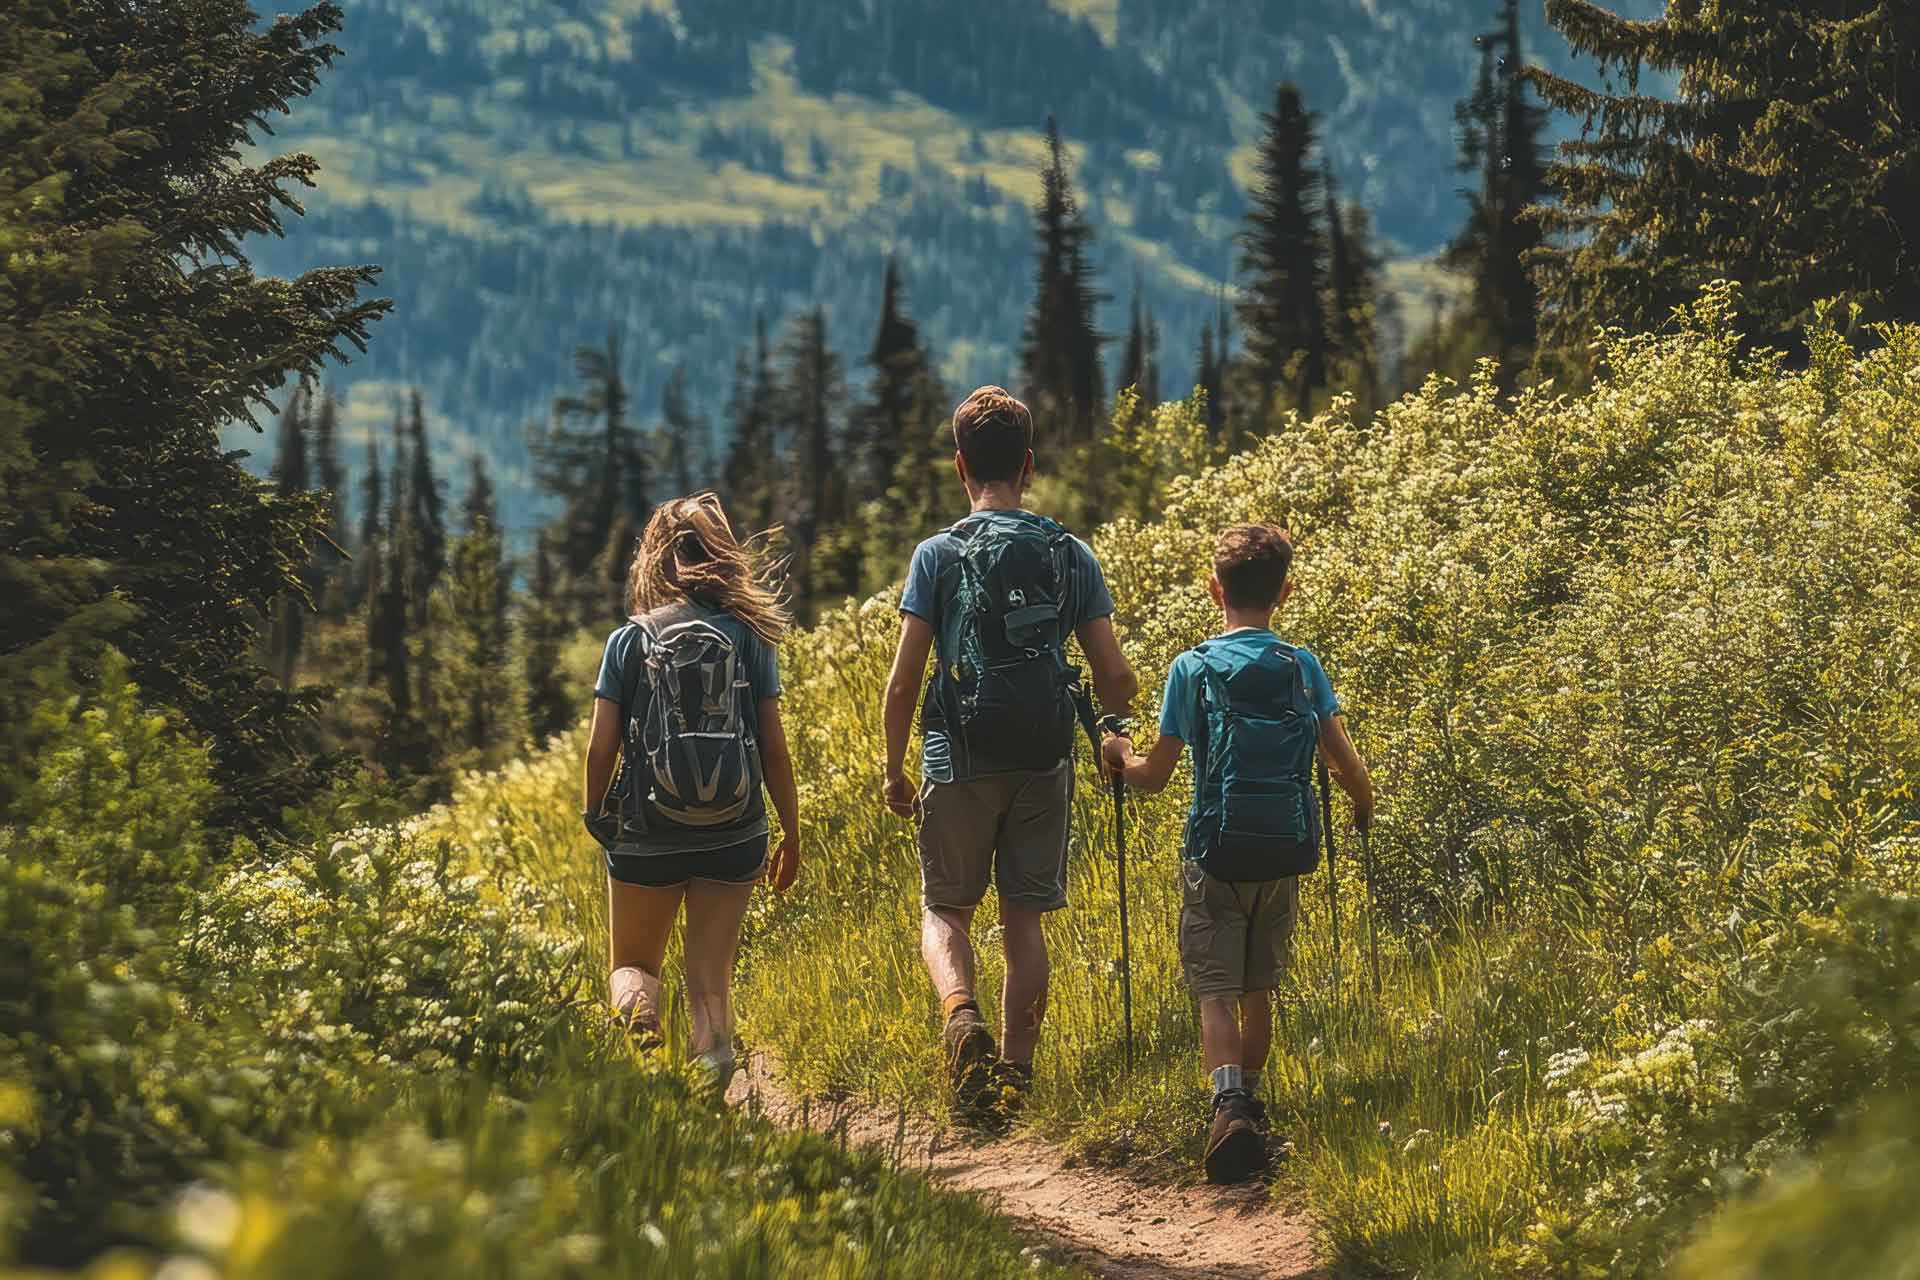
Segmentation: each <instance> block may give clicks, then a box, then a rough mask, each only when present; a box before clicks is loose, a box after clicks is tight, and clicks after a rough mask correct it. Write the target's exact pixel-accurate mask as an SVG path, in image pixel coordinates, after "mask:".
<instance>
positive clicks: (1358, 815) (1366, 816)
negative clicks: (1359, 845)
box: [1353, 804, 1373, 835]
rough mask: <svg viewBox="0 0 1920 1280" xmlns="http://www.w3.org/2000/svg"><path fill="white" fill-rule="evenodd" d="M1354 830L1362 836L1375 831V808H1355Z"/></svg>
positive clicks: (1366, 806)
mask: <svg viewBox="0 0 1920 1280" xmlns="http://www.w3.org/2000/svg"><path fill="white" fill-rule="evenodd" d="M1353 826H1354V830H1356V831H1358V832H1360V834H1361V835H1365V834H1367V833H1368V832H1369V831H1372V830H1373V806H1372V805H1371V804H1367V805H1358V804H1356V805H1355V806H1353Z"/></svg>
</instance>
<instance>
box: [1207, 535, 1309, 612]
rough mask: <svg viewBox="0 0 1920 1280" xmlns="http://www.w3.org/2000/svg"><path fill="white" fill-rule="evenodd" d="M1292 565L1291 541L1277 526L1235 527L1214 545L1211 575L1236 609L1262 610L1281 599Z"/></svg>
mask: <svg viewBox="0 0 1920 1280" xmlns="http://www.w3.org/2000/svg"><path fill="white" fill-rule="evenodd" d="M1292 565H1293V538H1292V537H1291V536H1290V535H1289V534H1288V533H1287V531H1286V530H1285V529H1282V528H1281V527H1280V526H1279V525H1277V524H1237V525H1234V526H1233V527H1232V528H1231V529H1228V530H1226V531H1225V532H1223V533H1222V534H1221V535H1220V540H1219V541H1218V542H1216V543H1214V544H1213V576H1214V577H1216V578H1218V579H1220V592H1221V594H1222V595H1224V596H1225V597H1226V598H1227V603H1228V604H1230V605H1232V606H1233V607H1234V608H1236V609H1265V608H1267V607H1269V606H1270V605H1272V604H1274V603H1275V602H1276V601H1278V600H1279V599H1280V588H1282V587H1284V586H1285V585H1286V584H1287V570H1288V569H1289V568H1290V567H1292Z"/></svg>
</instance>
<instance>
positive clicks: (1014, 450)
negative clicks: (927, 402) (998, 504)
mask: <svg viewBox="0 0 1920 1280" xmlns="http://www.w3.org/2000/svg"><path fill="white" fill-rule="evenodd" d="M953 443H954V444H955V445H956V446H957V447H958V448H959V450H960V456H961V457H962V458H964V459H966V462H967V474H968V475H970V476H972V477H973V478H974V481H975V482H976V483H978V484H1002V483H1005V484H1011V483H1013V482H1014V481H1017V480H1018V479H1019V478H1020V472H1021V471H1022V470H1023V469H1024V468H1025V467H1026V465H1027V454H1028V452H1029V451H1031V450H1032V448H1033V414H1032V412H1031V411H1030V410H1028V408H1027V406H1026V405H1024V404H1021V403H1020V402H1019V401H1018V400H1016V399H1014V398H1013V396H1012V395H1011V394H1010V393H1009V392H1008V391H1007V389H1006V388H1005V387H993V386H987V387H980V388H978V389H977V390H975V391H974V393H973V394H972V395H970V396H968V397H967V398H966V399H965V400H962V401H961V402H960V407H959V408H957V409H955V410H954V411H953Z"/></svg>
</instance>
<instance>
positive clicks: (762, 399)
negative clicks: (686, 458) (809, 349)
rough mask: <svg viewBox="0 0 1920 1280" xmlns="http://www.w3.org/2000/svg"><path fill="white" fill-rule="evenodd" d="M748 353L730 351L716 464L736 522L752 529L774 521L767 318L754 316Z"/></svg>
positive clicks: (772, 390) (776, 515) (771, 385)
mask: <svg viewBox="0 0 1920 1280" xmlns="http://www.w3.org/2000/svg"><path fill="white" fill-rule="evenodd" d="M753 327H754V342H753V348H752V354H751V355H749V354H748V351H747V349H746V348H742V349H741V350H740V351H739V352H738V353H737V354H736V355H735V357H734V362H733V389H732V392H731V394H729V396H728V397H727V460H726V465H725V466H724V467H723V468H722V469H721V476H722V479H723V481H724V482H725V486H726V493H727V505H728V507H729V508H730V509H731V514H732V518H733V521H734V524H735V526H736V527H738V528H740V529H741V530H742V531H743V532H751V533H758V532H761V531H763V530H766V529H771V528H773V526H774V525H775V524H776V523H778V521H779V505H778V496H777V493H778V490H777V485H776V478H775V470H774V455H775V453H776V448H775V443H776V442H775V440H774V421H773V417H774V398H775V386H774V374H773V357H772V354H771V352H770V351H769V350H768V347H767V320H766V317H765V316H764V315H756V316H755V317H754V326H753Z"/></svg>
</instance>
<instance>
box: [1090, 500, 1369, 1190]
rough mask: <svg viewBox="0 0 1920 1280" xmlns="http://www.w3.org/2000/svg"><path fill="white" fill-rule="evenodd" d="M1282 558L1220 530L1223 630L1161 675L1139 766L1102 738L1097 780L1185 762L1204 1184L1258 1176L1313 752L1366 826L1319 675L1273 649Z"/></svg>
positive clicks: (1188, 939) (1218, 588) (1189, 961)
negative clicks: (1188, 766) (1203, 1061)
mask: <svg viewBox="0 0 1920 1280" xmlns="http://www.w3.org/2000/svg"><path fill="white" fill-rule="evenodd" d="M1292 563H1293V542H1292V540H1291V539H1289V538H1288V536H1287V534H1286V532H1285V531H1284V530H1282V529H1280V528H1278V527H1277V526H1275V525H1271V524H1243V525H1236V526H1234V527H1233V528H1231V529H1228V530H1227V531H1226V532H1224V533H1222V534H1221V535H1220V538H1219V541H1218V542H1217V543H1215V545H1214V552H1213V577H1212V580H1211V581H1210V582H1209V583H1208V584H1207V585H1208V589H1209V591H1210V592H1211V593H1212V595H1213V602H1214V604H1215V605H1217V606H1218V607H1219V608H1220V610H1221V612H1222V613H1223V614H1224V615H1225V620H1226V626H1225V628H1224V629H1223V630H1222V631H1221V633H1220V634H1219V635H1217V636H1215V637H1213V638H1212V639H1211V640H1207V641H1204V642H1203V643H1201V644H1198V645H1195V646H1194V647H1193V648H1192V649H1189V650H1187V652H1185V653H1183V654H1181V655H1180V656H1179V657H1177V658H1175V659H1174V660H1173V666H1172V668H1171V669H1170V670H1169V671H1168V672H1167V687H1166V692H1165V694H1164V695H1163V696H1162V697H1161V700H1160V738H1159V741H1157V742H1155V743H1154V745H1153V750H1152V751H1151V752H1149V753H1148V754H1147V755H1146V756H1145V757H1144V758H1142V757H1141V756H1138V755H1135V754H1134V751H1133V743H1132V742H1130V741H1128V740H1127V739H1126V738H1124V737H1120V736H1114V737H1110V738H1108V739H1107V741H1106V745H1105V746H1104V747H1103V748H1102V754H1103V755H1104V756H1105V764H1106V765H1107V767H1109V768H1111V769H1115V770H1118V771H1119V773H1120V775H1121V776H1122V777H1123V778H1125V779H1126V782H1127V785H1128V786H1130V787H1136V788H1138V789H1139V790H1141V791H1159V790H1161V789H1162V788H1164V787H1165V786H1166V785H1167V781H1168V779H1170V778H1172V777H1173V769H1174V766H1175V765H1177V764H1178V763H1179V762H1180V752H1181V751H1182V750H1183V749H1185V748H1186V747H1188V746H1191V747H1192V748H1193V776H1194V788H1193V806H1192V808H1191V810H1190V811H1189V813H1188V817H1187V829H1186V840H1185V847H1184V848H1183V849H1182V850H1181V858H1182V862H1181V872H1182V881H1183V883H1182V889H1183V895H1182V899H1181V906H1180V938H1179V945H1180V965H1181V968H1182V969H1183V970H1185V972H1186V977H1187V984H1188V986H1190V987H1191V988H1192V989H1193V994H1194V996H1195V997H1196V998H1197V999H1198V1000H1199V1002H1200V1041H1201V1048H1202V1050H1203V1051H1204V1052H1205V1054H1206V1058H1207V1071H1208V1073H1209V1076H1210V1077H1211V1081H1212V1084H1213V1103H1212V1120H1211V1124H1210V1126H1209V1128H1208V1131H1207V1140H1206V1158H1205V1165H1206V1173H1207V1180H1208V1181H1209V1182H1215V1183H1224V1182H1239V1181H1241V1180H1242V1179H1244V1178H1246V1177H1248V1176H1250V1175H1251V1174H1253V1173H1254V1172H1255V1171H1256V1170H1258V1169H1259V1168H1260V1166H1261V1165H1262V1164H1264V1163H1265V1161H1266V1134H1265V1132H1264V1130H1265V1127H1266V1113H1265V1110H1264V1109H1263V1107H1262V1105H1261V1103H1260V1100H1259V1094H1260V1072H1261V1070H1262V1069H1263V1068H1264V1067H1265V1066H1266V1062H1267V1050H1268V1047H1269V1046H1270V1044H1271V1042H1272V1039H1273V1007H1272V1004H1271V1002H1270V998H1269V997H1270V993H1271V992H1272V989H1273V988H1274V987H1275V986H1276V985H1278V983H1279V980H1280V974H1281V973H1282V972H1283V971H1284V970H1285V969H1286V967H1287V964H1288V961H1289V960H1290V958H1291V952H1292V939H1293V926H1294V921H1295V919H1296V918H1297V917H1298V915H1299V903H1300V896H1299V887H1298V878H1299V876H1301V875H1304V874H1305V873H1306V872H1309V871H1311V870H1313V868H1314V867H1315V866H1316V865H1317V864H1318V862H1319V857H1320V854H1319V840H1320V834H1321V833H1320V810H1319V807H1318V806H1317V805H1316V804H1315V800H1314V795H1313V785H1312V781H1311V779H1312V776H1313V761H1314V755H1315V753H1316V752H1318V753H1319V755H1320V758H1321V759H1322V760H1324V761H1325V762H1326V766H1327V770H1328V772H1329V773H1331V774H1332V775H1333V779H1334V781H1336V782H1338V783H1339V784H1340V788H1341V789H1342V790H1343V791H1345V792H1346V793H1347V796H1348V797H1349V798H1350V799H1351V800H1352V801H1353V820H1354V822H1355V824H1356V825H1358V826H1359V827H1360V828H1361V830H1363V831H1364V830H1365V829H1366V828H1367V826H1368V825H1369V824H1370V823H1371V822H1372V820H1373V780H1372V778H1371V777H1370V776H1369V775H1368V773H1367V765H1366V761H1364V760H1362V759H1361V758H1360V753H1359V752H1358V751H1355V750H1354V747H1353V743H1352V741H1351V740H1350V739H1349V738H1348V737H1347V728H1346V719H1345V717H1343V716H1342V715H1341V714H1340V702H1339V700H1338V699H1337V698H1335V697H1334V695H1333V685H1332V683H1331V682H1330V681H1329V680H1328V679H1327V673H1326V671H1325V669H1324V668H1322V667H1321V665H1320V660H1319V659H1318V658H1315V657H1314V656H1313V654H1311V653H1309V652H1308V651H1307V650H1305V649H1302V648H1300V647H1299V646H1297V645H1290V644H1287V643H1286V642H1285V641H1283V640H1281V639H1280V637H1279V636H1277V635H1275V634H1274V633H1273V612H1274V610H1275V609H1278V608H1279V607H1280V605H1281V604H1282V603H1283V602H1284V601H1285V600H1286V598H1287V597H1288V596H1289V595H1291V594H1292V592H1293V582H1292V580H1291V579H1289V578H1288V576H1287V570H1288V568H1289V567H1290V566H1291V565H1292Z"/></svg>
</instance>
